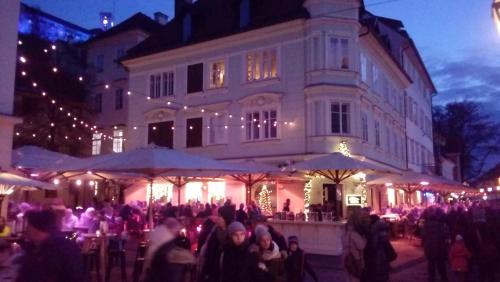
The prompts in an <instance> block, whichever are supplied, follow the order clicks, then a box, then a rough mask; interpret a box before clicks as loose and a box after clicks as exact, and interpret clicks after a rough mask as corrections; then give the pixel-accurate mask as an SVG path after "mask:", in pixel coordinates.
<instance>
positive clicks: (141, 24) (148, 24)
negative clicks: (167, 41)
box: [86, 13, 162, 44]
mask: <svg viewBox="0 0 500 282" xmlns="http://www.w3.org/2000/svg"><path fill="white" fill-rule="evenodd" d="M161 27H162V25H161V24H159V23H157V22H156V21H154V20H153V19H151V18H150V17H148V16H146V15H145V14H143V13H136V14H134V15H133V16H131V17H130V18H128V19H126V20H124V21H123V22H121V23H119V24H117V25H115V26H114V27H112V28H110V29H108V30H106V31H103V32H101V33H99V34H97V35H96V36H95V37H93V38H91V39H89V40H88V41H87V42H86V44H90V43H93V42H95V41H99V40H102V39H105V38H109V37H111V36H115V35H117V34H120V33H124V32H127V31H131V30H135V29H140V30H143V31H145V32H147V33H149V34H152V33H155V32H158V31H159V30H160V28H161Z"/></svg>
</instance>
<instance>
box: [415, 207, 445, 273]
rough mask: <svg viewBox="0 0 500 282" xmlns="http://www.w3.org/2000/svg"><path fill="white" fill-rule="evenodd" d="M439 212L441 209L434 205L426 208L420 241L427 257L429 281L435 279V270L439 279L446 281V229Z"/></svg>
mask: <svg viewBox="0 0 500 282" xmlns="http://www.w3.org/2000/svg"><path fill="white" fill-rule="evenodd" d="M440 214H441V211H440V210H438V209H436V208H435V207H430V208H428V209H427V212H426V214H425V223H424V230H423V234H422V242H423V245H424V253H425V257H426V258H427V273H428V281H429V282H433V281H435V280H436V270H437V272H439V275H440V276H441V281H448V277H447V274H446V258H447V255H448V254H447V241H448V240H449V238H448V229H447V226H446V224H445V223H444V221H443V218H442V217H441V216H440Z"/></svg>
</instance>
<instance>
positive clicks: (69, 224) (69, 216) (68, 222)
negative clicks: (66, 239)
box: [62, 209, 78, 232]
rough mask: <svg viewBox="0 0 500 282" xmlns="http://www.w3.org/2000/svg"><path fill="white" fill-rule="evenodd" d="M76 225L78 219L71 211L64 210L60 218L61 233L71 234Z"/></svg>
mask: <svg viewBox="0 0 500 282" xmlns="http://www.w3.org/2000/svg"><path fill="white" fill-rule="evenodd" d="M77 225H78V217H77V216H76V215H74V214H73V210H72V209H66V211H65V212H64V217H63V218H62V231H63V232H71V231H73V230H74V229H75V227H76V226H77Z"/></svg>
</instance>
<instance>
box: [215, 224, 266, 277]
mask: <svg viewBox="0 0 500 282" xmlns="http://www.w3.org/2000/svg"><path fill="white" fill-rule="evenodd" d="M227 234H228V236H229V243H228V244H226V245H225V246H224V249H223V252H222V256H221V257H222V259H221V280H220V281H222V282H233V281H237V282H253V281H255V277H254V276H253V275H254V273H255V269H256V265H257V260H256V259H255V258H254V256H252V255H251V254H250V252H249V242H248V239H247V236H246V228H245V226H244V225H243V224H242V223H241V222H239V221H235V222H233V223H231V224H230V225H229V226H228V227H227Z"/></svg>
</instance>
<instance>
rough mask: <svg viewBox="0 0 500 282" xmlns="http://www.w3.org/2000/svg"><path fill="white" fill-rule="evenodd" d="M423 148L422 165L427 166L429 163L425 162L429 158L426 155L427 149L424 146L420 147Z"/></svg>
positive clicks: (421, 149) (421, 151)
mask: <svg viewBox="0 0 500 282" xmlns="http://www.w3.org/2000/svg"><path fill="white" fill-rule="evenodd" d="M420 146H421V148H420V159H421V160H422V165H425V164H427V161H426V160H425V158H426V157H427V156H426V153H425V151H426V150H425V147H424V146H423V145H420Z"/></svg>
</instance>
